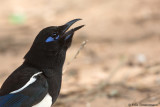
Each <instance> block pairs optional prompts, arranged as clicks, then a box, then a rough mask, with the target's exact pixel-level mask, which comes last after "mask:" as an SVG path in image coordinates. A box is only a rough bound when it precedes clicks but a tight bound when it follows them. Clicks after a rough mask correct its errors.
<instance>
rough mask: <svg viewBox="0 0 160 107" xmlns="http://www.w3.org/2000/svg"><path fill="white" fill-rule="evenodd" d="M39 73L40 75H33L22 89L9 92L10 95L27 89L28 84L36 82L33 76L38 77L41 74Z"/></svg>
mask: <svg viewBox="0 0 160 107" xmlns="http://www.w3.org/2000/svg"><path fill="white" fill-rule="evenodd" d="M41 73H42V72H38V73H36V74H34V75H33V76H32V77H31V78H30V80H29V81H28V82H27V83H26V84H25V85H24V86H23V87H22V88H20V89H18V90H15V91H12V92H10V94H14V93H18V92H20V91H22V90H23V89H25V88H26V87H28V86H29V85H30V84H33V83H34V82H35V81H36V78H35V76H37V75H39V74H41Z"/></svg>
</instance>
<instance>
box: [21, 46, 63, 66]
mask: <svg viewBox="0 0 160 107" xmlns="http://www.w3.org/2000/svg"><path fill="white" fill-rule="evenodd" d="M65 56H66V53H65V52H63V53H62V52H60V53H59V54H57V53H54V52H52V54H51V53H48V52H44V51H41V50H38V49H32V48H31V49H30V50H29V51H28V53H27V54H26V55H25V57H24V59H25V61H24V64H28V65H30V66H32V67H36V68H39V69H57V68H58V69H62V67H63V64H64V61H65Z"/></svg>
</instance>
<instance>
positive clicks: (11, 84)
mask: <svg viewBox="0 0 160 107" xmlns="http://www.w3.org/2000/svg"><path fill="white" fill-rule="evenodd" d="M79 20H81V19H74V20H72V21H69V22H68V23H66V24H64V25H62V26H51V27H47V28H44V29H43V30H41V31H40V33H39V34H38V35H37V37H36V38H35V40H34V42H33V44H32V46H31V48H30V50H29V51H28V53H27V54H26V55H25V57H24V62H23V64H22V65H21V66H20V67H18V68H17V69H16V70H15V71H14V72H13V73H12V74H11V75H10V76H9V77H8V78H7V79H6V81H5V82H4V83H3V85H2V87H1V89H0V107H51V106H52V105H53V104H54V102H55V101H56V99H57V97H58V95H59V92H60V89H61V80H62V67H63V64H64V61H65V57H66V51H67V49H68V48H69V47H70V45H71V42H72V38H73V35H74V32H75V31H77V30H79V29H80V28H82V27H83V26H84V25H81V26H78V27H75V28H73V29H71V30H69V31H68V29H69V28H70V26H71V25H72V24H74V23H75V22H77V21H79Z"/></svg>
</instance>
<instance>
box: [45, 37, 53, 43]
mask: <svg viewBox="0 0 160 107" xmlns="http://www.w3.org/2000/svg"><path fill="white" fill-rule="evenodd" d="M52 41H54V38H53V37H51V36H49V37H48V38H47V39H46V42H52Z"/></svg>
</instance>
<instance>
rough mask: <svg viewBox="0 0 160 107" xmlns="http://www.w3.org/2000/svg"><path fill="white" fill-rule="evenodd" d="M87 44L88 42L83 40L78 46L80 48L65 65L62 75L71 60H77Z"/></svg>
mask: <svg viewBox="0 0 160 107" xmlns="http://www.w3.org/2000/svg"><path fill="white" fill-rule="evenodd" d="M87 42H88V40H85V41H83V42H82V44H81V45H80V47H79V49H78V51H77V52H76V54H75V55H74V56H73V58H72V59H71V60H70V61H69V62H68V63H67V65H66V67H65V68H64V69H63V74H64V73H65V72H66V70H67V66H68V65H70V64H71V63H72V62H73V60H75V59H76V58H77V56H78V54H79V53H80V51H81V50H82V49H83V48H84V47H85V45H86V44H87Z"/></svg>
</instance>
